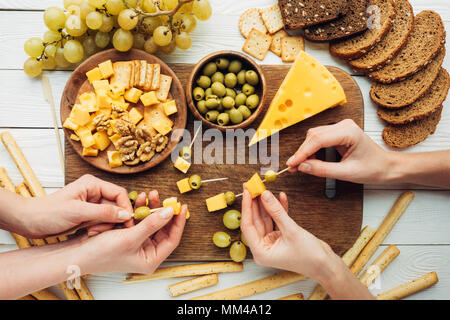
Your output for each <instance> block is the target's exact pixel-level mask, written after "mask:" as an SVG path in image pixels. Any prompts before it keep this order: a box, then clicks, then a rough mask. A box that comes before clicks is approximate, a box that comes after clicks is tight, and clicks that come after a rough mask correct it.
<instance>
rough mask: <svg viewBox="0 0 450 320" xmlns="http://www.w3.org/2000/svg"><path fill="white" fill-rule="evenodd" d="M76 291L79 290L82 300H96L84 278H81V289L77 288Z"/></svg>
mask: <svg viewBox="0 0 450 320" xmlns="http://www.w3.org/2000/svg"><path fill="white" fill-rule="evenodd" d="M75 290H77V293H78V295H79V296H80V299H81V300H94V296H93V295H92V293H91V291H90V290H89V288H88V286H87V285H86V283H85V282H84V281H83V278H80V289H77V288H75Z"/></svg>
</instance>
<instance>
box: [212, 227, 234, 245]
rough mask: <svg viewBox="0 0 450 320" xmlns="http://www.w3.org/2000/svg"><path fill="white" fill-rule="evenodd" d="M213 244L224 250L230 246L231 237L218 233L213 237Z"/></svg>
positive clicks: (224, 233)
mask: <svg viewBox="0 0 450 320" xmlns="http://www.w3.org/2000/svg"><path fill="white" fill-rule="evenodd" d="M213 242H214V244H215V245H216V246H217V247H219V248H226V247H228V246H229V245H230V244H231V237H230V235H229V234H228V233H226V232H223V231H218V232H216V233H214V235H213Z"/></svg>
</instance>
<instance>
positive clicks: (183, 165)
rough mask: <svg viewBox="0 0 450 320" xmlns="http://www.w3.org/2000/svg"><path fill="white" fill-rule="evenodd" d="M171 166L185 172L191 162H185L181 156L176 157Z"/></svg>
mask: <svg viewBox="0 0 450 320" xmlns="http://www.w3.org/2000/svg"><path fill="white" fill-rule="evenodd" d="M173 166H174V167H175V168H177V169H178V170H180V171H181V172H183V173H186V172H188V170H189V168H190V167H191V164H190V163H189V162H187V161H186V160H184V159H183V158H181V157H178V159H177V161H175V163H174V164H173Z"/></svg>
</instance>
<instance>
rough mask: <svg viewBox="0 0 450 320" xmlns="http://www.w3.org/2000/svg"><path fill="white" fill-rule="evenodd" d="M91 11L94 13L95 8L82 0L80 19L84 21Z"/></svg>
mask: <svg viewBox="0 0 450 320" xmlns="http://www.w3.org/2000/svg"><path fill="white" fill-rule="evenodd" d="M92 11H95V8H94V7H93V6H91V5H90V4H89V2H88V1H87V0H84V1H83V2H82V3H81V4H80V17H81V19H83V20H85V19H86V17H87V15H88V14H89V13H91V12H92Z"/></svg>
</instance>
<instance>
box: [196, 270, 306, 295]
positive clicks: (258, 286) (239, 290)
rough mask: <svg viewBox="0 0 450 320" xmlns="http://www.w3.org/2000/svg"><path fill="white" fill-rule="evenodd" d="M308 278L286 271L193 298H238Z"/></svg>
mask: <svg viewBox="0 0 450 320" xmlns="http://www.w3.org/2000/svg"><path fill="white" fill-rule="evenodd" d="M306 278H307V277H306V276H304V275H302V274H298V273H294V272H289V271H284V272H281V273H277V274H274V275H271V276H268V277H266V278H262V279H259V280H255V281H252V282H248V283H245V284H241V285H239V286H235V287H232V288H228V289H225V290H221V291H217V292H213V293H210V294H205V295H203V296H199V297H195V298H192V299H191V300H236V299H241V298H245V297H249V296H252V295H255V294H259V293H263V292H266V291H269V290H273V289H276V288H279V287H282V286H285V285H288V284H291V283H294V282H297V281H300V280H304V279H306Z"/></svg>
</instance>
